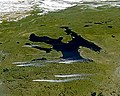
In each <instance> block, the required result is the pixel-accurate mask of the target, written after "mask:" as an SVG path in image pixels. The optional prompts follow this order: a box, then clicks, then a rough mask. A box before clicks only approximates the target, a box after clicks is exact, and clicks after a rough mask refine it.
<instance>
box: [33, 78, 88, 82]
mask: <svg viewBox="0 0 120 96" xmlns="http://www.w3.org/2000/svg"><path fill="white" fill-rule="evenodd" d="M84 79H87V78H70V79H64V80H45V79H36V80H33V81H34V82H54V83H60V82H70V81H73V80H84Z"/></svg>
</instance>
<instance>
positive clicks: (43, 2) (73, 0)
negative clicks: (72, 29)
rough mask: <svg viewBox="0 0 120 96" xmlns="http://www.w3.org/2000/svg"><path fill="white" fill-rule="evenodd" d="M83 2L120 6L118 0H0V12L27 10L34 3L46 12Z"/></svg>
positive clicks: (91, 4)
mask: <svg viewBox="0 0 120 96" xmlns="http://www.w3.org/2000/svg"><path fill="white" fill-rule="evenodd" d="M113 1H114V2H113ZM85 2H89V4H88V5H90V6H93V5H96V6H101V5H106V4H109V5H112V6H120V1H119V0H0V12H20V11H29V10H32V8H33V6H34V5H37V6H38V7H39V8H40V9H42V10H44V11H45V12H47V11H55V10H61V9H66V8H67V7H71V6H75V5H77V4H83V3H85ZM90 2H92V3H90ZM94 3H95V4H94ZM97 3H98V4H97ZM96 6H94V7H96Z"/></svg>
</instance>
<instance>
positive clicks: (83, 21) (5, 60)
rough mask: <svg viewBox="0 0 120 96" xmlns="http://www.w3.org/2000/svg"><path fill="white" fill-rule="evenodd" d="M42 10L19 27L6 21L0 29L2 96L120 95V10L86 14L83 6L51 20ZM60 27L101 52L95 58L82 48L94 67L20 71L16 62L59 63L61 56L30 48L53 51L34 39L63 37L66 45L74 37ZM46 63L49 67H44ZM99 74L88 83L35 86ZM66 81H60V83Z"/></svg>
mask: <svg viewBox="0 0 120 96" xmlns="http://www.w3.org/2000/svg"><path fill="white" fill-rule="evenodd" d="M37 12H38V11H34V12H31V15H30V16H28V17H26V18H23V19H22V20H19V21H17V22H7V21H3V23H2V24H0V61H1V62H0V96H92V95H91V94H92V93H93V92H96V94H97V95H93V96H120V83H119V82H120V67H119V66H120V58H119V57H120V9H119V8H102V7H101V8H97V9H87V10H86V9H81V7H80V6H78V7H73V8H68V9H67V10H64V11H59V12H53V13H49V14H46V15H41V16H40V15H37ZM61 26H68V27H70V28H71V29H72V30H74V31H75V32H76V33H77V34H80V35H81V36H82V37H83V38H85V39H87V40H89V41H91V42H94V43H95V44H97V45H98V46H100V47H101V48H102V50H101V52H100V53H96V52H94V51H91V50H89V49H87V48H84V47H82V48H81V49H80V52H81V55H82V56H83V57H85V58H90V59H92V60H94V62H88V63H85V62H84V63H79V62H77V63H73V64H59V63H49V64H47V66H44V67H40V66H38V67H37V66H27V67H18V66H16V65H15V64H12V63H13V62H26V61H28V62H29V61H31V60H33V59H37V58H42V57H44V58H47V59H48V60H54V59H59V58H60V57H61V53H60V52H56V51H54V50H53V51H52V52H51V53H48V54H46V52H44V51H40V50H37V49H33V48H28V47H23V46H24V45H25V43H31V44H37V45H40V46H42V47H45V48H46V47H47V48H49V47H51V46H50V45H47V44H45V43H33V42H31V41H29V36H30V34H32V33H35V34H36V35H39V36H50V37H52V38H56V39H57V38H59V36H63V37H64V40H63V42H67V41H69V40H70V39H71V38H70V36H67V35H66V34H65V32H64V30H63V29H61V28H60V27H61ZM39 63H44V62H39ZM82 73H83V74H94V75H93V76H88V78H89V79H83V80H73V81H70V82H59V83H55V82H54V83H53V82H52V83H50V82H33V81H32V80H35V79H56V78H55V77H54V75H56V74H82ZM57 79H61V78H57Z"/></svg>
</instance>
